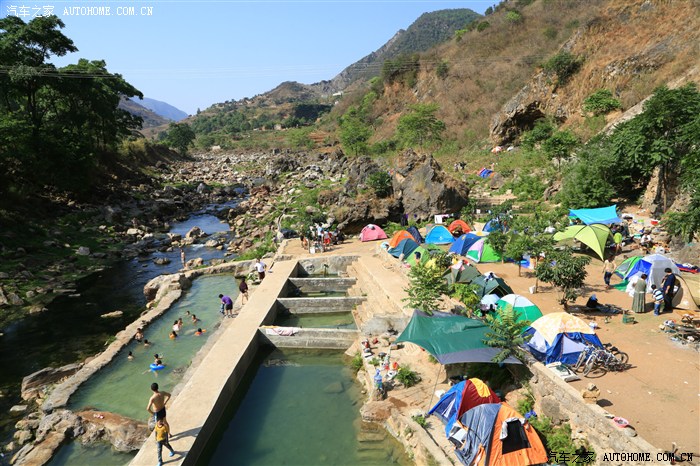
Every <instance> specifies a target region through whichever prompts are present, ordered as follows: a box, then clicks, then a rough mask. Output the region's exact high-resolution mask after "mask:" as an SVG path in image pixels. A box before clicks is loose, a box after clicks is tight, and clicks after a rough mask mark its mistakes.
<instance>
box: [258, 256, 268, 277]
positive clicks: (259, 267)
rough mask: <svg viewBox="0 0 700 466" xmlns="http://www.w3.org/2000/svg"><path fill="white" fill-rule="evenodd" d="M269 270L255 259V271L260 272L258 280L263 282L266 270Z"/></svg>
mask: <svg viewBox="0 0 700 466" xmlns="http://www.w3.org/2000/svg"><path fill="white" fill-rule="evenodd" d="M266 269H267V265H266V264H265V263H264V262H262V261H261V260H260V259H257V258H256V259H255V271H256V272H258V279H259V280H260V281H262V279H263V278H265V270H266Z"/></svg>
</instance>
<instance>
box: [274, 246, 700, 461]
mask: <svg viewBox="0 0 700 466" xmlns="http://www.w3.org/2000/svg"><path fill="white" fill-rule="evenodd" d="M284 253H287V254H294V255H295V256H304V255H307V254H308V251H306V250H304V249H303V248H302V247H301V244H300V243H299V241H297V240H291V241H289V242H288V243H287V244H286V247H285V248H284ZM324 254H361V255H379V257H382V258H383V264H384V265H383V270H381V274H392V275H394V277H392V279H391V280H387V282H392V283H394V282H396V283H403V284H404V285H405V286H407V284H408V280H407V278H406V272H407V270H408V268H407V266H406V265H402V264H401V263H399V262H398V261H397V260H395V259H394V258H392V257H391V256H389V255H388V254H386V252H385V251H383V250H382V249H381V247H380V243H379V242H378V241H373V242H365V243H363V242H360V241H359V240H358V239H355V238H353V239H349V240H348V241H346V242H345V243H344V244H341V245H338V246H335V247H334V248H333V250H332V251H331V252H326V253H324ZM623 254H624V255H630V256H631V255H635V254H639V251H637V250H630V249H629V248H628V249H625V250H624V251H623ZM618 262H619V261H618ZM476 266H477V268H478V270H479V272H481V273H482V274H486V273H488V272H493V273H494V274H495V275H497V276H498V277H501V278H502V279H504V280H505V281H506V282H507V284H508V285H509V286H510V287H511V288H512V289H513V291H514V293H516V294H520V295H522V296H525V297H527V298H528V299H529V300H531V301H532V302H533V303H534V304H536V305H537V306H538V307H539V308H540V310H541V311H542V313H543V314H545V315H546V314H549V313H553V312H561V311H562V307H561V305H560V304H559V302H558V298H557V293H556V291H555V290H554V289H553V288H552V287H551V286H549V285H547V284H543V283H540V284H539V285H538V290H537V292H536V293H534V294H530V292H529V288H530V287H532V286H533V285H534V284H535V278H534V275H533V273H532V271H529V270H526V269H525V268H523V269H522V270H521V276H518V267H517V266H516V265H515V264H513V263H505V264H503V263H500V262H494V263H481V264H476ZM587 272H588V277H587V280H586V286H585V288H584V289H583V290H581V291H582V295H581V297H579V298H578V300H577V301H576V303H575V304H574V305H571V306H569V311H570V312H571V313H573V314H575V315H577V316H578V317H580V318H582V319H584V320H585V321H586V322H589V323H593V322H595V324H596V325H597V327H598V328H597V330H596V332H597V335H598V337H599V338H600V340H601V341H602V342H603V343H612V344H613V345H615V346H617V347H618V348H619V349H620V350H621V351H624V352H626V353H627V354H628V355H629V363H630V364H631V367H630V368H629V369H628V370H626V371H624V372H608V373H606V374H605V375H602V376H597V375H596V374H594V373H592V374H590V375H591V377H592V378H589V377H581V380H579V381H574V382H571V383H570V384H571V385H572V386H573V387H574V388H575V389H577V390H581V389H584V388H585V387H586V386H587V385H588V384H589V383H591V382H593V383H595V384H596V386H597V387H598V388H599V389H600V392H601V395H600V399H599V400H598V404H599V405H600V406H601V407H603V408H604V409H605V410H607V411H608V412H610V413H611V414H614V415H615V416H620V417H623V418H625V419H627V420H628V421H629V423H630V426H631V427H633V428H634V429H635V430H636V432H637V433H638V435H640V436H641V437H643V438H644V439H645V440H647V441H648V442H650V443H651V444H653V445H654V446H656V447H657V448H659V449H662V450H669V449H671V446H672V443H673V442H675V443H676V444H677V445H678V447H679V451H685V452H694V453H696V454H697V453H699V452H700V425H699V423H698V417H699V416H700V413H699V410H698V406H699V404H700V401H699V400H700V398H699V397H700V358H698V352H697V350H695V349H693V348H692V347H690V346H689V345H682V344H681V343H679V342H676V341H673V340H672V339H671V337H670V335H669V334H667V333H665V332H663V331H662V330H661V329H660V328H659V325H660V324H661V323H662V322H663V321H665V320H667V319H673V320H676V321H677V322H679V321H680V320H681V316H682V314H684V313H687V311H682V310H678V309H676V310H675V312H674V313H673V314H671V313H664V314H662V315H661V316H658V317H657V316H654V315H653V313H652V312H648V313H646V314H635V315H634V317H635V323H634V324H623V323H622V315H620V314H617V315H613V316H608V315H606V314H602V313H599V312H581V311H580V310H581V309H583V307H584V306H583V305H584V304H585V302H586V299H587V298H588V297H589V296H590V295H591V294H593V293H595V294H596V295H597V297H598V300H599V302H600V303H601V304H609V305H615V306H618V307H620V308H622V309H627V310H629V309H630V308H631V303H632V298H631V297H630V296H629V295H628V294H627V293H625V292H624V291H619V290H617V289H615V288H611V289H607V290H606V288H605V285H604V283H603V263H602V261H600V260H599V259H597V258H594V259H593V260H592V262H591V263H590V264H589V265H588V266H587ZM688 275H689V274H684V277H685V276H688ZM695 278H696V277H692V276H691V277H690V278H689V280H690V283H697V281H694V279H695ZM619 282H620V279H619V278H618V277H614V278H613V285H615V284H616V283H619ZM395 286H398V285H395ZM401 291H403V290H401ZM649 299H650V298H648V299H647V303H649ZM392 360H396V361H398V362H399V364H409V365H410V366H411V368H412V369H413V370H415V371H416V372H417V373H419V374H420V376H421V377H422V379H423V381H422V382H421V383H420V384H418V385H417V386H415V387H412V388H411V389H409V390H402V391H401V393H398V394H394V393H391V392H390V393H389V398H388V399H389V400H392V401H393V402H394V404H395V405H396V407H398V408H400V409H401V410H402V411H406V412H409V413H416V412H427V410H428V409H429V408H430V406H428V404H429V403H431V400H432V403H433V404H434V403H435V402H436V401H437V397H435V396H433V395H434V394H433V392H432V388H433V386H435V384H436V377H437V378H438V380H437V386H436V387H437V390H444V391H446V390H448V389H449V383H448V380H447V378H446V374H445V371H444V370H442V371H440V374H439V375H437V374H436V372H438V371H437V370H436V365H435V363H431V362H429V360H428V357H427V353H426V352H425V351H423V350H422V349H421V348H419V347H417V346H415V345H412V344H408V345H406V346H405V347H404V349H401V350H399V351H397V352H392ZM581 402H582V403H583V401H581ZM433 424H435V426H433V428H435V429H436V431H437V432H440V431H441V430H442V428H443V427H442V425H441V424H440V423H439V422H433ZM433 437H434V438H436V439H437V437H439V435H433ZM443 438H444V435H443ZM443 448H446V449H449V448H450V446H449V444H448V443H447V442H445V444H444V445H443Z"/></svg>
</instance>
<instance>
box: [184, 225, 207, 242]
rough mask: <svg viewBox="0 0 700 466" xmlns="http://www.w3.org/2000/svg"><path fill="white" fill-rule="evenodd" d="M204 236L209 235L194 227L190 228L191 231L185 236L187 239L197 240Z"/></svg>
mask: <svg viewBox="0 0 700 466" xmlns="http://www.w3.org/2000/svg"><path fill="white" fill-rule="evenodd" d="M204 236H207V234H206V233H204V231H202V229H201V228H199V227H192V228H190V231H188V232H187V234H186V235H185V238H192V239H196V238H202V237H204Z"/></svg>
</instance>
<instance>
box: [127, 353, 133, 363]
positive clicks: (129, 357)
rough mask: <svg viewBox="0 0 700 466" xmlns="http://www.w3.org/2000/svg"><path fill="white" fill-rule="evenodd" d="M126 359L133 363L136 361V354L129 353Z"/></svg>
mask: <svg viewBox="0 0 700 466" xmlns="http://www.w3.org/2000/svg"><path fill="white" fill-rule="evenodd" d="M126 359H128V360H129V361H133V360H134V353H132V352H131V351H129V355H128V356H127V357H126Z"/></svg>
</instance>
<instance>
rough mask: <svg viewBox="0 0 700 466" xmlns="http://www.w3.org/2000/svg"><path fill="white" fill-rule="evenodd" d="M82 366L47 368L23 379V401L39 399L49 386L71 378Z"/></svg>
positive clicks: (69, 365)
mask: <svg viewBox="0 0 700 466" xmlns="http://www.w3.org/2000/svg"><path fill="white" fill-rule="evenodd" d="M81 367H82V364H79V363H76V364H68V365H66V366H62V367H58V368H54V367H45V368H44V369H41V370H38V371H36V372H34V373H33V374H30V375H28V376H26V377H25V378H23V379H22V391H21V393H22V399H23V400H32V399H34V398H37V397H38V396H39V394H40V393H41V392H42V391H43V389H44V388H45V387H46V386H47V385H51V384H54V383H56V382H58V381H59V380H61V379H63V378H65V377H68V376H71V375H73V374H75V373H76V372H78V370H79V369H80V368H81Z"/></svg>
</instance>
